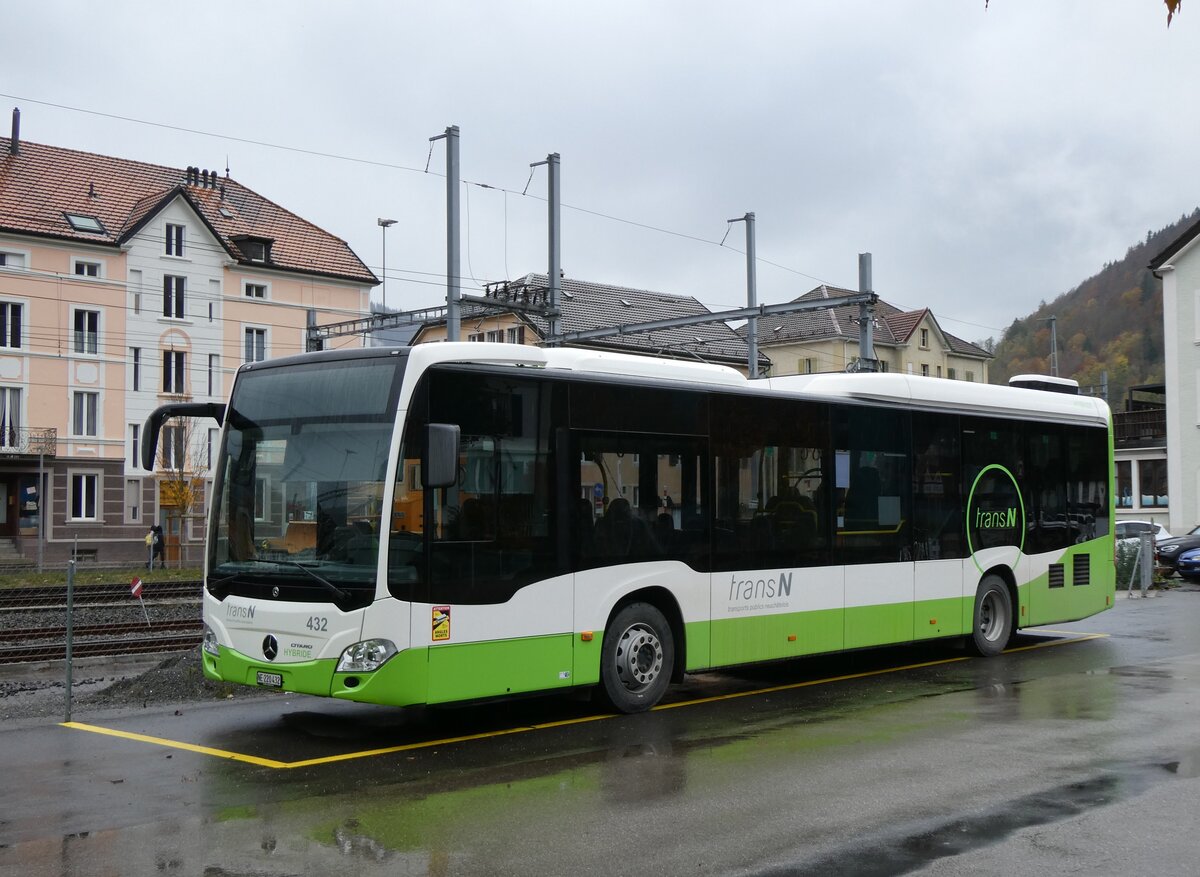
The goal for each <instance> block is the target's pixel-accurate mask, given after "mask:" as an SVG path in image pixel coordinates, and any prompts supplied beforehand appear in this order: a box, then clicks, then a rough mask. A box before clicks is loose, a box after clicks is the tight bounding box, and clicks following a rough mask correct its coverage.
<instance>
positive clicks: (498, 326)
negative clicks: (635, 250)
mask: <svg viewBox="0 0 1200 877" xmlns="http://www.w3.org/2000/svg"><path fill="white" fill-rule="evenodd" d="M548 283H549V281H548V278H547V276H546V275H545V274H537V273H534V274H526V275H525V276H524V277H521V278H519V279H517V280H515V281H512V282H511V283H510V284H509V286H511V287H524V288H529V289H534V290H543V289H545V288H546V287H547V285H548ZM561 310H562V318H561V330H562V332H564V333H569V332H584V331H588V330H591V329H602V328H608V327H611V326H621V325H632V324H635V323H649V322H653V321H656V320H670V319H674V318H677V317H688V316H698V315H703V314H707V313H709V310H708V308H706V307H705V306H704V305H703V304H702V303H701V302H700V301H699V300H697V299H695V298H693V297H692V296H688V295H675V294H671V293H664V292H652V291H650V290H647V289H632V288H629V287H625V286H613V285H611V284H607V283H592V282H589V281H585V280H576V279H574V278H571V277H564V278H563V280H562V300H561ZM760 322H761V321H760ZM461 331H462V336H461V340H463V341H508V342H518V343H525V344H537V343H541V341H542V340H543V339H545V338H546V336H547V334H548V333H549V326H548V325H547V321H546V319H545V318H544V317H542V316H539V315H533V314H527V313H521V312H517V311H513V312H502V313H493V314H482V313H471V312H470V311H469V310H468V311H466V312H464V314H463V317H462V325H461ZM445 337H446V324H445V322H444V321H438V322H436V323H430V324H427V325H426V326H424V327H422V329H421V330H420V331H419V332H418V333H417V335H416V336H415V338H414V340H413V343H421V342H426V341H441V340H444V339H445ZM571 345H572V346H580V347H589V348H593V349H598V350H613V351H619V352H623V353H641V354H648V355H652V356H663V357H667V358H670V359H688V360H692V361H702V362H712V363H718V364H720V365H729V366H733V367H734V368H737V369H740V370H741V371H742V372H746V371H747V370H748V367H747V364H748V351H747V347H746V341H745V339H744V338H742V337H741V336H740V335H738V333H737V332H735V331H734V330H733V329H731V328H729V326H728V325H726V324H725V323H722V322H719V321H718V322H711V323H698V324H696V325H692V326H681V327H676V328H670V329H655V330H654V331H651V332H637V333H630V334H621V335H610V336H608V337H605V338H596V339H589V340H583V341H578V342H571ZM759 363H760V370H761V369H765V368H766V366H767V364H768V361H767V358H766V357H765V356H762V355H760V357H759Z"/></svg>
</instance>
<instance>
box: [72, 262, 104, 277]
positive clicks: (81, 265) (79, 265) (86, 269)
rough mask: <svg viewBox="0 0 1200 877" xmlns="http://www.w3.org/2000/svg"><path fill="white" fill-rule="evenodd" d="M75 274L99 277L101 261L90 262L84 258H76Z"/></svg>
mask: <svg viewBox="0 0 1200 877" xmlns="http://www.w3.org/2000/svg"><path fill="white" fill-rule="evenodd" d="M75 274H76V275H77V276H79V277H99V276H100V263H99V262H88V261H85V260H84V259H76V260H75Z"/></svg>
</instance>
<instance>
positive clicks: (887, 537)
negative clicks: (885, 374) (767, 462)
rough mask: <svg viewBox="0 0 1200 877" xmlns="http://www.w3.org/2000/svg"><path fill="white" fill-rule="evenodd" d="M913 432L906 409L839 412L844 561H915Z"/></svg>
mask: <svg viewBox="0 0 1200 877" xmlns="http://www.w3.org/2000/svg"><path fill="white" fill-rule="evenodd" d="M910 428H911V427H910V422H909V417H908V415H907V413H905V412H901V411H895V410H887V409H878V408H876V409H870V408H857V407H855V408H851V407H845V408H840V409H838V410H837V412H836V417H835V421H834V435H835V439H834V458H835V466H834V471H835V478H836V485H837V487H838V489H839V490H838V492H839V499H838V505H839V508H838V510H837V539H838V547H839V549H840V554H841V562H843V563H882V562H897V561H904V560H911V559H912V521H911V518H912V509H911V505H912V487H913V485H912V477H911V475H910V474H909V470H910V463H909V454H910V447H911V444H910V442H911V436H910Z"/></svg>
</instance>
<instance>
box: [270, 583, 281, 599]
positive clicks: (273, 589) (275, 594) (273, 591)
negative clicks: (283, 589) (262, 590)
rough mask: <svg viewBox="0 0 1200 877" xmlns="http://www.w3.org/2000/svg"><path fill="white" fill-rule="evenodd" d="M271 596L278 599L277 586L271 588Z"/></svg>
mask: <svg viewBox="0 0 1200 877" xmlns="http://www.w3.org/2000/svg"><path fill="white" fill-rule="evenodd" d="M271 596H272V597H278V596H279V586H278V585H277V586H275V587H274V588H271Z"/></svg>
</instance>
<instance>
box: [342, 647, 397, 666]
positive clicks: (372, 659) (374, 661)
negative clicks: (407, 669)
mask: <svg viewBox="0 0 1200 877" xmlns="http://www.w3.org/2000/svg"><path fill="white" fill-rule="evenodd" d="M394 654H396V646H395V644H394V643H393V642H392V641H391V640H388V639H366V640H363V641H362V642H360V643H355V644H354V645H352V646H349V647H347V649H346V651H344V652H342V656H341V657H340V658H338V663H337V672H339V673H373V672H374V671H376V670H378V669H379V668H380V667H382V666H383V665H384V664H385V663H387V661H388V659H389V658H391V656H392V655H394Z"/></svg>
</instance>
